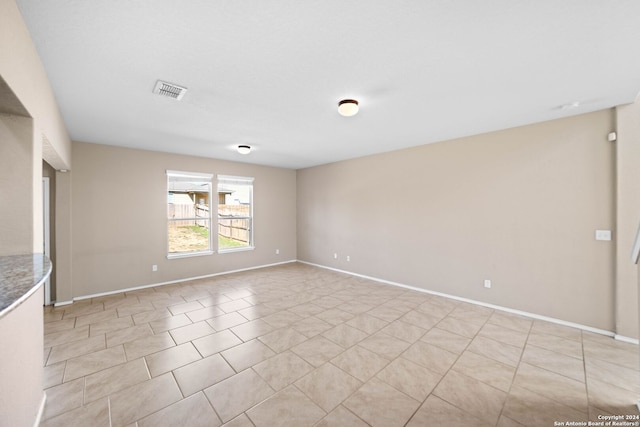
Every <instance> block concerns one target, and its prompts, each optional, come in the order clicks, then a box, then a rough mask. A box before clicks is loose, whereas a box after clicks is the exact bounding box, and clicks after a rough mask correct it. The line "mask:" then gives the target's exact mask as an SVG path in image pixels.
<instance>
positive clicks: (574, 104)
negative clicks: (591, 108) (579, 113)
mask: <svg viewBox="0 0 640 427" xmlns="http://www.w3.org/2000/svg"><path fill="white" fill-rule="evenodd" d="M579 106H580V101H574V102H572V103H570V104H563V105H561V106H560V109H561V110H572V109H574V108H578V107H579Z"/></svg>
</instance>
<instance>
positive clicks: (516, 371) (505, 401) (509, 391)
mask: <svg viewBox="0 0 640 427" xmlns="http://www.w3.org/2000/svg"><path fill="white" fill-rule="evenodd" d="M533 325H534V322H533V321H532V322H531V324H530V325H529V329H528V330H527V338H526V339H525V340H524V344H523V346H522V351H521V352H520V358H519V359H518V364H517V365H516V367H515V370H514V371H513V376H512V377H511V383H510V384H509V390H508V391H507V397H506V398H505V399H504V403H503V404H502V408H501V409H500V414H499V415H498V423H500V418H502V416H503V412H504V408H505V406H507V401H508V400H509V396H510V395H511V390H512V389H513V383H514V381H515V379H516V376H517V375H518V370H519V368H520V364H521V363H522V358H523V357H524V352H525V351H526V349H527V345H528V343H529V337H530V336H531V331H532V330H533ZM529 391H531V390H529ZM496 425H497V424H496Z"/></svg>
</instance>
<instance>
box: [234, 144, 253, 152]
mask: <svg viewBox="0 0 640 427" xmlns="http://www.w3.org/2000/svg"><path fill="white" fill-rule="evenodd" d="M237 150H238V153H240V154H249V153H250V152H251V147H250V146H248V145H238V148H237Z"/></svg>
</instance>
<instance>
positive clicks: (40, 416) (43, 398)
mask: <svg viewBox="0 0 640 427" xmlns="http://www.w3.org/2000/svg"><path fill="white" fill-rule="evenodd" d="M46 403H47V393H45V392H44V391H43V392H42V400H41V401H40V408H39V409H38V415H36V421H35V422H34V423H33V427H38V426H39V425H40V420H41V419H42V414H44V405H45V404H46Z"/></svg>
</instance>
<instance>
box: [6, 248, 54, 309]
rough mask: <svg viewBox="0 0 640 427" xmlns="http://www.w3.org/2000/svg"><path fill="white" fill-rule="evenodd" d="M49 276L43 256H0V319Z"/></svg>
mask: <svg viewBox="0 0 640 427" xmlns="http://www.w3.org/2000/svg"><path fill="white" fill-rule="evenodd" d="M49 274H51V262H50V261H49V258H47V257H46V256H44V255H43V254H32V255H10V256H0V317H2V316H4V315H5V314H7V313H9V312H10V311H11V310H13V309H14V308H15V307H17V306H19V305H20V304H21V303H22V302H23V301H24V300H26V299H27V298H28V297H29V296H30V295H31V294H32V293H33V292H35V291H36V290H37V289H38V286H39V285H41V284H42V283H43V282H44V281H45V280H46V279H47V277H49Z"/></svg>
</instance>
